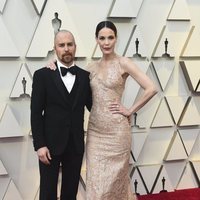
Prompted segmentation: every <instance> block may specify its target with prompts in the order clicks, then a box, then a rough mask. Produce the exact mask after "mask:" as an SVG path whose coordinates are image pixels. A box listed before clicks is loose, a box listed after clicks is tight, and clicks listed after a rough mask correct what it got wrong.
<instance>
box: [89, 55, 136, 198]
mask: <svg viewBox="0 0 200 200" xmlns="http://www.w3.org/2000/svg"><path fill="white" fill-rule="evenodd" d="M99 67H100V66H99V61H96V62H94V63H93V65H92V66H91V68H90V70H89V71H90V84H91V88H92V94H93V106H92V110H91V112H90V117H89V123H88V132H87V139H86V168H87V170H86V200H135V199H136V198H135V197H134V196H135V195H134V194H133V193H132V191H131V186H130V178H129V158H130V150H131V130H130V125H129V123H128V119H127V118H126V117H125V116H123V115H121V114H112V113H111V111H109V109H108V106H109V104H110V103H112V102H114V101H116V100H117V101H119V102H120V101H121V97H122V93H123V90H124V87H125V81H126V77H122V76H121V73H120V70H121V66H120V62H119V58H118V59H116V60H115V61H114V62H112V63H111V64H110V65H109V66H107V68H106V73H105V76H104V77H100V76H99V74H98V71H99Z"/></svg>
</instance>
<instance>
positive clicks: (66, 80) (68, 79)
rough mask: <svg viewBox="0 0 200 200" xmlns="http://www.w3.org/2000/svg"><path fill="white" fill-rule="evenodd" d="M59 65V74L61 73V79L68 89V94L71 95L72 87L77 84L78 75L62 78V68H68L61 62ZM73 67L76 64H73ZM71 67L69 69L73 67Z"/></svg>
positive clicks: (68, 74) (68, 75) (67, 75)
mask: <svg viewBox="0 0 200 200" xmlns="http://www.w3.org/2000/svg"><path fill="white" fill-rule="evenodd" d="M57 65H58V69H59V72H60V76H61V79H62V81H63V83H64V85H65V87H66V88H67V90H68V92H69V93H70V92H71V90H72V87H73V85H74V82H75V78H76V75H73V74H71V73H67V74H66V75H65V76H62V74H61V70H60V67H65V68H67V67H66V66H64V65H63V64H62V63H61V62H59V61H58V60H57ZM71 66H74V63H72V65H71ZM71 66H69V67H71Z"/></svg>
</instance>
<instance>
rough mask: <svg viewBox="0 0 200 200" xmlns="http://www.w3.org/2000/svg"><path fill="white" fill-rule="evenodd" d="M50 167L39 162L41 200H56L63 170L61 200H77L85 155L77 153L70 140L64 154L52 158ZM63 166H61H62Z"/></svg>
mask: <svg viewBox="0 0 200 200" xmlns="http://www.w3.org/2000/svg"><path fill="white" fill-rule="evenodd" d="M51 157H52V160H50V163H51V164H50V165H45V164H43V163H42V162H41V161H39V169H40V200H56V199H57V186H58V176H59V170H60V169H61V170H62V171H61V175H62V176H61V177H62V180H61V196H60V200H76V195H77V192H78V185H79V179H80V170H81V165H82V159H83V153H82V154H80V153H77V152H76V149H75V146H74V145H73V141H72V140H69V143H68V145H67V148H66V149H65V151H64V153H63V154H62V155H59V156H53V155H52V156H51ZM60 164H61V165H60Z"/></svg>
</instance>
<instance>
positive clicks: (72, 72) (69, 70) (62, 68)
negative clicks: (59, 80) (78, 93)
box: [60, 66, 76, 76]
mask: <svg viewBox="0 0 200 200" xmlns="http://www.w3.org/2000/svg"><path fill="white" fill-rule="evenodd" d="M60 70H61V74H62V76H65V75H66V74H67V72H70V73H71V74H73V75H76V67H75V66H72V67H69V68H67V67H60Z"/></svg>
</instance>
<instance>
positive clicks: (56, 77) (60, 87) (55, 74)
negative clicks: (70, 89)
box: [51, 64, 68, 102]
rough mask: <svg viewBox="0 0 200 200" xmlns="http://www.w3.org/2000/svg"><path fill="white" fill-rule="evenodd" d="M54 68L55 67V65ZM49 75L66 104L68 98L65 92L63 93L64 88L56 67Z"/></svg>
mask: <svg viewBox="0 0 200 200" xmlns="http://www.w3.org/2000/svg"><path fill="white" fill-rule="evenodd" d="M56 66H57V64H56ZM51 74H52V78H53V80H54V82H55V84H56V86H57V88H58V90H59V91H60V93H61V95H62V96H63V98H64V100H65V101H67V102H68V98H67V97H66V91H65V90H66V88H65V85H64V83H63V82H62V79H61V77H60V73H59V70H58V67H57V68H56V70H55V71H53V73H51Z"/></svg>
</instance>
